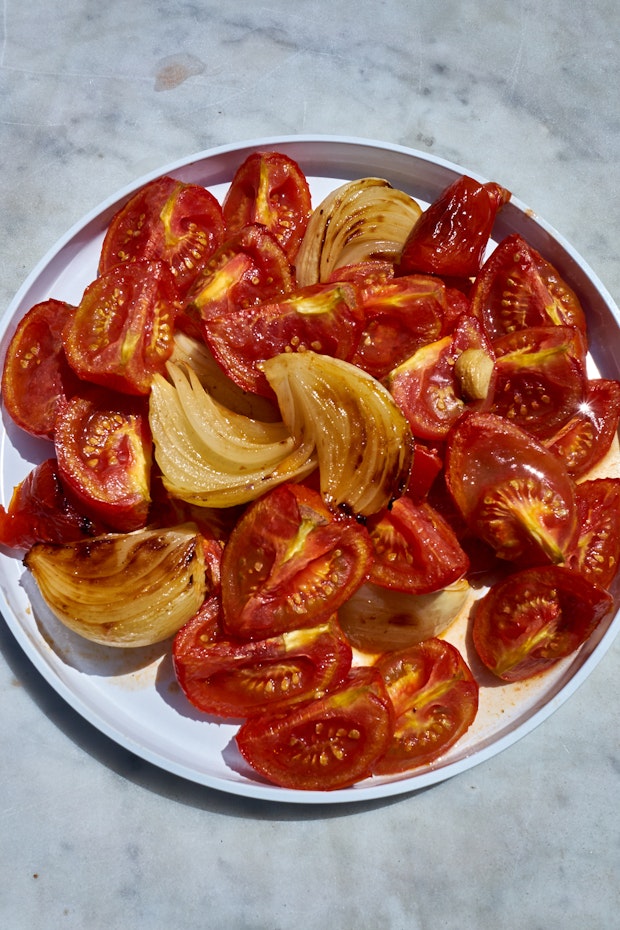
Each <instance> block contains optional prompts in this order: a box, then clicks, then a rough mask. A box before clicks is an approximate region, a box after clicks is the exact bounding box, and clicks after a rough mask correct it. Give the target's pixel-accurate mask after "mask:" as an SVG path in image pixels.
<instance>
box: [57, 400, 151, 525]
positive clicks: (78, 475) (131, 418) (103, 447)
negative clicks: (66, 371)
mask: <svg viewBox="0 0 620 930" xmlns="http://www.w3.org/2000/svg"><path fill="white" fill-rule="evenodd" d="M54 446H55V449H56V457H57V460H58V473H59V476H60V479H61V481H62V483H63V485H64V486H65V487H66V489H67V491H68V493H69V494H70V495H71V496H72V498H73V499H74V500H76V501H77V503H78V506H79V507H81V508H83V509H84V512H85V513H86V514H88V515H89V516H91V517H93V518H94V519H96V520H99V521H101V522H103V523H104V524H105V525H106V526H107V527H108V528H110V529H113V530H117V531H118V532H131V531H132V530H137V529H142V528H143V527H144V526H145V524H146V521H147V518H148V511H149V503H150V491H149V479H150V468H151V459H152V440H151V435H150V431H149V428H148V415H147V413H146V411H143V410H142V409H141V408H140V407H139V406H135V405H132V404H131V403H128V401H127V400H126V399H125V398H123V397H117V398H113V397H112V396H111V395H110V394H108V393H105V394H93V395H91V396H89V397H78V396H76V397H74V398H72V399H71V400H70V401H68V402H67V403H66V404H65V405H64V407H63V408H62V410H61V411H60V413H59V416H58V420H57V424H56V434H55V441H54Z"/></svg>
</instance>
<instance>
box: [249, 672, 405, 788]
mask: <svg viewBox="0 0 620 930" xmlns="http://www.w3.org/2000/svg"><path fill="white" fill-rule="evenodd" d="M392 718H393V712H392V706H391V703H390V700H389V698H388V695H387V692H386V689H385V685H384V683H383V680H382V678H381V676H380V675H379V674H378V673H377V671H376V670H375V669H372V668H358V669H353V670H352V671H351V673H350V675H349V677H348V678H347V679H346V680H345V682H344V683H343V684H342V685H341V686H340V687H339V688H338V689H336V690H335V691H331V692H329V693H328V694H326V695H325V696H324V697H322V698H319V699H317V700H315V701H311V702H309V703H306V704H303V705H302V706H301V707H296V708H292V709H291V710H289V712H288V713H287V714H285V715H284V714H269V715H266V716H263V717H255V718H252V719H250V720H248V721H247V722H246V723H244V724H243V726H242V727H240V729H239V732H238V733H237V746H238V747H239V751H240V752H241V755H242V756H243V757H244V759H245V760H246V761H247V762H248V763H249V764H250V765H251V766H252V768H253V769H255V771H257V772H258V773H259V774H260V775H262V776H263V777H264V778H266V779H267V780H268V781H270V782H273V783H274V784H276V785H280V786H281V787H283V788H291V789H297V790H302V791H333V790H334V789H337V788H346V787H348V786H349V785H353V784H355V782H358V781H361V780H362V779H364V778H366V777H367V776H369V775H370V773H371V771H372V768H373V765H374V764H375V763H376V761H377V759H378V758H379V757H380V756H381V755H383V753H384V752H385V750H386V749H387V747H388V745H389V742H390V739H391V736H392V726H393V719H392Z"/></svg>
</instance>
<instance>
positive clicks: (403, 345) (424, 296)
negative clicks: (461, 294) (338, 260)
mask: <svg viewBox="0 0 620 930" xmlns="http://www.w3.org/2000/svg"><path fill="white" fill-rule="evenodd" d="M362 309H363V312H364V320H365V322H364V329H363V332H362V336H361V339H360V343H359V346H358V349H357V352H356V353H355V355H354V357H353V359H352V361H353V363H354V364H355V365H358V366H359V367H360V368H363V369H364V371H367V372H368V373H369V374H371V375H373V376H374V377H375V378H378V379H379V380H380V379H382V378H384V377H385V376H386V375H387V374H389V372H390V371H391V370H392V369H393V368H395V367H396V366H397V365H399V364H400V363H401V362H403V361H404V360H405V359H407V358H409V357H410V356H411V355H413V353H414V352H415V351H416V349H419V348H420V346H423V345H426V343H428V342H434V341H435V340H436V339H438V338H439V336H440V335H441V334H442V331H443V326H444V320H445V318H446V316H447V315H448V312H449V307H448V299H447V296H446V288H445V286H444V284H443V282H442V281H440V280H439V279H438V278H432V277H431V276H430V275H408V276H406V277H402V278H398V279H397V280H394V281H389V282H388V283H386V284H384V285H383V286H382V287H380V288H379V287H375V288H373V289H372V291H371V293H370V294H369V295H368V296H367V297H366V298H365V300H364V301H363V305H362Z"/></svg>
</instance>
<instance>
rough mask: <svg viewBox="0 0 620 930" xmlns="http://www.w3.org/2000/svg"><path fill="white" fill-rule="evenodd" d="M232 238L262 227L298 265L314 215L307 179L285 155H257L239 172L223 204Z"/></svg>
mask: <svg viewBox="0 0 620 930" xmlns="http://www.w3.org/2000/svg"><path fill="white" fill-rule="evenodd" d="M222 210H223V213H224V219H225V221H226V227H227V230H228V234H229V235H233V234H234V233H237V232H239V231H240V230H241V229H242V228H243V227H244V226H248V225H251V224H253V223H259V224H261V225H262V226H265V227H266V228H267V229H268V230H269V232H271V233H272V234H273V235H274V236H275V237H276V239H277V240H278V242H279V243H280V245H281V246H282V248H283V249H284V251H285V252H286V255H287V257H288V259H289V260H290V261H291V262H294V260H295V257H296V255H297V252H298V250H299V246H300V244H301V240H302V239H303V236H304V233H305V231H306V226H307V225H308V220H309V219H310V213H311V212H312V201H311V195H310V188H309V186H308V181H307V180H306V176H305V174H304V173H303V171H302V170H301V168H300V167H299V165H298V164H297V162H296V161H294V160H293V159H292V158H289V156H288V155H284V154H283V153H282V152H253V153H252V154H251V155H248V157H247V158H246V160H245V161H244V162H243V164H242V165H240V166H239V168H238V169H237V171H236V172H235V174H234V176H233V179H232V182H231V185H230V187H229V189H228V192H227V194H226V197H225V198H224V203H223V204H222Z"/></svg>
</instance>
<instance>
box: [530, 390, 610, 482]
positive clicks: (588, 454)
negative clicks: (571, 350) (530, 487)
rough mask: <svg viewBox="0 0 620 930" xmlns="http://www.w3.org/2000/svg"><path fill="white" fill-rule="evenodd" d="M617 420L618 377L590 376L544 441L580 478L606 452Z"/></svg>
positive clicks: (571, 471) (571, 472)
mask: <svg viewBox="0 0 620 930" xmlns="http://www.w3.org/2000/svg"><path fill="white" fill-rule="evenodd" d="M619 423H620V381H610V380H607V379H605V378H597V379H594V380H591V381H589V382H588V384H587V388H586V396H585V398H584V400H583V402H582V403H580V404H579V405H578V407H577V410H576V411H575V413H574V414H573V416H572V417H571V418H570V419H569V420H568V421H567V422H566V423H565V424H564V426H562V427H561V428H560V429H559V430H558V432H557V433H554V434H553V435H552V436H550V437H549V438H548V439H544V440H543V442H544V444H545V445H546V446H547V448H548V449H551V451H552V452H553V453H555V455H557V456H558V457H559V458H561V459H562V460H563V461H564V462H565V463H566V467H567V469H568V471H569V474H571V475H572V476H573V478H575V479H576V478H581V477H582V476H583V475H586V474H587V473H588V472H589V471H590V470H591V469H592V468H594V466H595V465H597V464H598V463H599V462H600V461H601V460H602V459H603V458H604V457H605V455H606V454H607V453H608V452H609V449H610V448H611V444H612V442H613V440H614V439H615V437H616V436H617V434H618V424H619Z"/></svg>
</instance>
